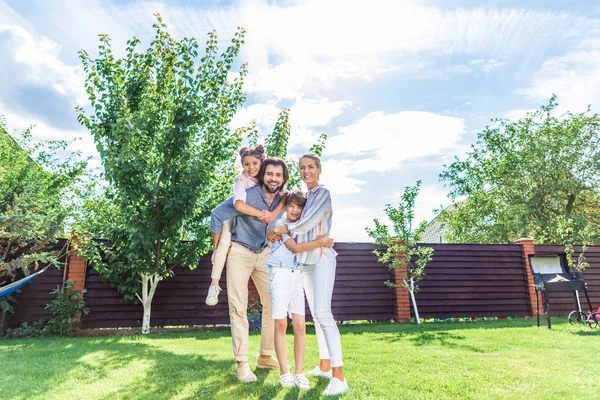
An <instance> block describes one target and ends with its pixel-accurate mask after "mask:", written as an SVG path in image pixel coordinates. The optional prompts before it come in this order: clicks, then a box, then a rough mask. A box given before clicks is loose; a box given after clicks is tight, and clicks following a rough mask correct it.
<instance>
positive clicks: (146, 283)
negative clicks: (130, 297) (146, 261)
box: [136, 273, 162, 335]
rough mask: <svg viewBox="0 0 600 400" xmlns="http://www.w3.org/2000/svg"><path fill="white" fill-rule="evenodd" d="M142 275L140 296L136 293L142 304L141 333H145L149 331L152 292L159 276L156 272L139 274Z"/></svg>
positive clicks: (159, 279)
mask: <svg viewBox="0 0 600 400" xmlns="http://www.w3.org/2000/svg"><path fill="white" fill-rule="evenodd" d="M140 276H141V277H142V296H141V297H140V295H139V294H137V293H136V296H137V298H138V300H139V301H141V302H142V305H143V306H144V318H143V319H142V334H143V335H147V334H148V333H150V312H151V309H152V298H153V297H154V292H155V291H156V287H157V286H158V282H160V281H161V279H162V278H161V277H160V275H158V274H156V273H155V274H147V273H146V274H140Z"/></svg>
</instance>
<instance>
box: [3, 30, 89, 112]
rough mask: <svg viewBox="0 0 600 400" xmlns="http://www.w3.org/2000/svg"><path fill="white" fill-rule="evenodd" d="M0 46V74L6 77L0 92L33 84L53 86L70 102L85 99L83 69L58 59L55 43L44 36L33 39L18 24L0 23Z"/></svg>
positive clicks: (79, 101) (59, 48) (74, 102)
mask: <svg viewBox="0 0 600 400" xmlns="http://www.w3.org/2000/svg"><path fill="white" fill-rule="evenodd" d="M0 49H1V50H0V59H2V60H3V62H2V64H1V65H0V74H2V75H3V76H5V77H10V79H2V81H1V82H2V83H0V87H2V89H3V90H2V92H6V91H8V90H7V89H6V87H9V88H13V87H15V86H17V85H21V84H27V85H31V84H36V85H41V86H47V87H50V88H52V89H54V90H55V91H56V92H57V93H58V94H60V95H62V96H64V97H65V99H68V100H69V101H70V102H72V104H83V103H84V102H85V101H86V94H85V90H84V87H83V80H84V78H83V68H82V67H81V66H70V65H67V64H65V63H64V62H62V61H61V60H60V57H59V53H60V51H61V46H60V45H59V44H57V43H55V42H53V41H52V40H50V39H48V38H46V37H41V39H40V40H36V39H34V37H33V36H32V35H31V34H30V33H29V32H27V31H26V30H25V29H23V28H22V27H19V26H14V25H0ZM5 101H6V99H5Z"/></svg>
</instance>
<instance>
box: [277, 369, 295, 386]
mask: <svg viewBox="0 0 600 400" xmlns="http://www.w3.org/2000/svg"><path fill="white" fill-rule="evenodd" d="M279 384H280V385H281V386H283V387H292V386H294V375H292V374H291V372H286V373H285V374H283V375H279Z"/></svg>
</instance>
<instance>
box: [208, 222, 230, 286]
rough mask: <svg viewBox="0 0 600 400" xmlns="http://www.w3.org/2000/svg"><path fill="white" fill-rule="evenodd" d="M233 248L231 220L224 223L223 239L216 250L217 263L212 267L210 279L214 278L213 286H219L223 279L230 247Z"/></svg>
mask: <svg viewBox="0 0 600 400" xmlns="http://www.w3.org/2000/svg"><path fill="white" fill-rule="evenodd" d="M230 246H231V220H230V219H228V220H227V221H225V222H223V231H222V232H221V238H220V239H219V245H218V246H217V248H216V249H215V254H214V258H215V262H214V264H213V266H212V273H211V274H210V277H211V278H212V282H211V286H217V285H218V284H219V279H221V274H223V268H225V260H226V259H227V253H228V252H229V247H230Z"/></svg>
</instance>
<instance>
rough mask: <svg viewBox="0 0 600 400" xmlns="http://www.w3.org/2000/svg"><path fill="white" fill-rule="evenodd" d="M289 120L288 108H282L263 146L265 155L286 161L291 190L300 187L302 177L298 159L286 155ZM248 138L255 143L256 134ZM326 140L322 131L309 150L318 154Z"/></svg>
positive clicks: (289, 132)
mask: <svg viewBox="0 0 600 400" xmlns="http://www.w3.org/2000/svg"><path fill="white" fill-rule="evenodd" d="M289 120H290V110H289V109H287V108H284V109H282V110H281V112H280V113H279V117H278V118H277V122H276V123H275V127H274V128H273V132H271V134H269V135H268V136H267V137H266V138H265V146H266V147H267V156H269V157H279V158H282V159H284V160H286V161H287V165H288V168H289V170H290V179H289V181H288V184H287V188H288V189H290V190H293V189H299V188H300V186H301V183H302V179H300V170H299V169H298V160H296V159H294V158H291V157H288V147H289V140H290V135H291V133H292V132H291V126H290V122H289ZM250 138H251V139H253V138H254V143H256V138H257V136H250ZM326 140H327V135H326V134H324V133H322V134H321V135H320V136H319V139H318V140H317V142H316V143H314V144H313V145H312V146H311V147H310V149H309V152H311V153H315V154H317V155H319V156H320V155H321V153H322V152H323V149H324V148H325V141H326Z"/></svg>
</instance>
